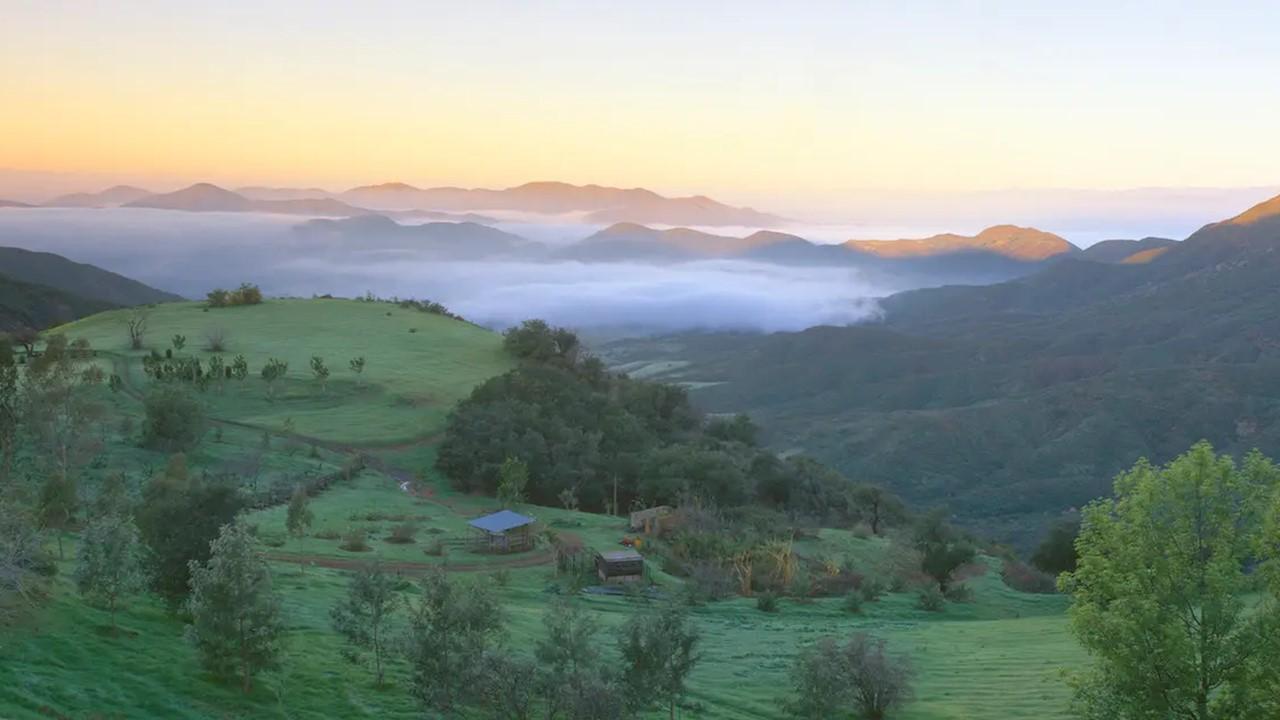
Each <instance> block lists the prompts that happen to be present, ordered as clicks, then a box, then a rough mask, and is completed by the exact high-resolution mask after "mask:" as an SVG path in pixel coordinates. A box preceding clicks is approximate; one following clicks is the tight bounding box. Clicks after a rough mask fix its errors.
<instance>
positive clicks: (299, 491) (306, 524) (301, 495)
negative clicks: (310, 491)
mask: <svg viewBox="0 0 1280 720" xmlns="http://www.w3.org/2000/svg"><path fill="white" fill-rule="evenodd" d="M310 504H311V503H310V498H308V497H307V490H306V488H304V487H303V486H302V485H301V484H299V485H297V486H296V487H294V488H293V495H291V496H290V497H289V509H288V511H287V512H286V513H285V518H284V527H285V530H287V531H288V532H289V534H290V535H292V536H293V537H294V538H295V539H297V540H298V543H299V544H301V543H302V538H304V537H306V534H307V529H308V528H310V527H311V522H312V521H313V520H315V515H314V514H312V512H311V507H310ZM298 565H299V566H300V567H302V568H303V572H306V567H307V564H306V560H305V558H303V557H302V556H301V555H299V556H298Z"/></svg>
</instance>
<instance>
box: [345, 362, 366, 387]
mask: <svg viewBox="0 0 1280 720" xmlns="http://www.w3.org/2000/svg"><path fill="white" fill-rule="evenodd" d="M348 365H349V366H350V368H351V372H353V373H355V374H356V384H358V385H363V384H364V356H363V355H361V356H360V357H357V358H351V362H349V363H348Z"/></svg>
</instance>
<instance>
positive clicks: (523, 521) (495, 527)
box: [467, 510, 534, 533]
mask: <svg viewBox="0 0 1280 720" xmlns="http://www.w3.org/2000/svg"><path fill="white" fill-rule="evenodd" d="M533 522H534V519H533V518H531V517H528V516H525V515H521V514H520V513H517V512H511V511H510V510H500V511H498V512H496V513H494V514H492V515H485V516H484V517H479V518H476V519H475V520H472V521H471V522H469V523H467V524H468V525H470V526H471V527H473V528H478V529H480V530H484V531H485V532H490V533H500V532H506V531H508V530H514V529H515V528H518V527H524V526H525V525H532V524H533Z"/></svg>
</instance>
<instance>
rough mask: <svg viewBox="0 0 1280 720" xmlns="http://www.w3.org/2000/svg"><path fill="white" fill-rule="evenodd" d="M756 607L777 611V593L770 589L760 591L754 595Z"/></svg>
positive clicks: (767, 610) (768, 611)
mask: <svg viewBox="0 0 1280 720" xmlns="http://www.w3.org/2000/svg"><path fill="white" fill-rule="evenodd" d="M756 609H757V610H759V611H760V612H767V613H776V612H778V595H777V594H776V593H774V592H772V591H765V592H762V593H760V594H759V595H757V596H756Z"/></svg>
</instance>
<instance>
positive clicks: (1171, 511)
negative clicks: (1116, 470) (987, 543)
mask: <svg viewBox="0 0 1280 720" xmlns="http://www.w3.org/2000/svg"><path fill="white" fill-rule="evenodd" d="M1278 486H1280V471H1278V470H1277V468H1276V467H1275V466H1274V465H1273V464H1272V463H1271V462H1270V461H1269V460H1267V459H1266V458H1264V457H1262V456H1261V455H1260V454H1258V453H1256V452H1255V453H1253V454H1251V455H1249V456H1248V457H1247V458H1246V459H1245V461H1244V463H1243V465H1241V466H1237V465H1236V464H1235V463H1234V462H1233V461H1232V460H1231V458H1229V457H1227V456H1218V455H1215V453H1214V450H1213V448H1212V447H1211V446H1210V445H1209V444H1208V443H1203V442H1202V443H1200V444H1198V445H1196V446H1194V447H1193V448H1192V449H1191V450H1190V451H1189V452H1188V453H1186V454H1184V455H1182V456H1181V457H1179V458H1177V459H1176V460H1174V461H1173V462H1171V463H1170V464H1168V465H1166V466H1164V467H1155V466H1153V465H1151V464H1150V463H1148V462H1146V461H1145V460H1144V461H1140V462H1139V463H1138V464H1137V465H1135V466H1134V467H1133V469H1132V470H1130V471H1129V472H1127V473H1124V474H1122V475H1120V476H1119V477H1118V478H1117V479H1116V481H1115V497H1113V498H1109V499H1104V500H1098V501H1096V502H1094V503H1092V504H1091V505H1089V507H1088V508H1086V510H1085V512H1084V516H1083V522H1082V526H1081V530H1080V536H1079V539H1078V540H1077V541H1076V547H1077V549H1078V550H1079V554H1080V558H1079V562H1078V566H1077V569H1076V570H1075V571H1074V572H1071V573H1067V574H1065V575H1063V576H1062V578H1061V579H1060V581H1059V582H1060V585H1061V587H1062V589H1063V590H1065V591H1067V592H1069V593H1071V598H1072V605H1071V611H1070V618H1071V627H1072V629H1073V631H1074V633H1075V635H1076V637H1077V638H1078V639H1079V640H1080V643H1081V644H1082V645H1083V646H1084V647H1085V649H1086V650H1088V651H1089V653H1090V654H1091V655H1092V656H1093V660H1094V665H1093V668H1092V670H1091V671H1090V672H1087V673H1084V674H1081V675H1079V676H1077V677H1076V678H1074V682H1075V686H1076V691H1077V702H1078V705H1079V709H1080V711H1081V713H1082V714H1083V715H1084V716H1085V717H1088V718H1098V719H1099V720H1100V719H1101V718H1108V719H1112V720H1148V719H1149V720H1157V719H1158V720H1166V719H1168V718H1187V719H1188V720H1254V719H1256V720H1263V718H1275V717H1277V716H1278V714H1277V713H1278V710H1280V707H1277V695H1276V694H1275V690H1276V689H1277V688H1278V687H1280V643H1278V642H1277V627H1278V626H1280V602H1278V598H1280V595H1278V593H1277V590H1280V586H1278V585H1277V583H1276V582H1275V576H1274V574H1273V573H1274V572H1275V570H1276V563H1277V560H1278V557H1280V555H1278V553H1280V544H1278V543H1277V542H1276V540H1277V537H1276V536H1268V528H1271V527H1275V525H1273V524H1272V523H1269V522H1268V521H1267V520H1266V516H1267V514H1268V511H1269V510H1270V511H1271V512H1273V513H1274V512H1275V511H1276V507H1275V504H1274V503H1275V498H1276V489H1277V487H1278ZM1255 568H1257V569H1260V570H1261V572H1259V571H1256V570H1255ZM1264 581H1269V582H1264ZM1259 589H1264V591H1263V592H1262V593H1260V594H1259V593H1258V592H1257V591H1258V590H1259Z"/></svg>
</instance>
